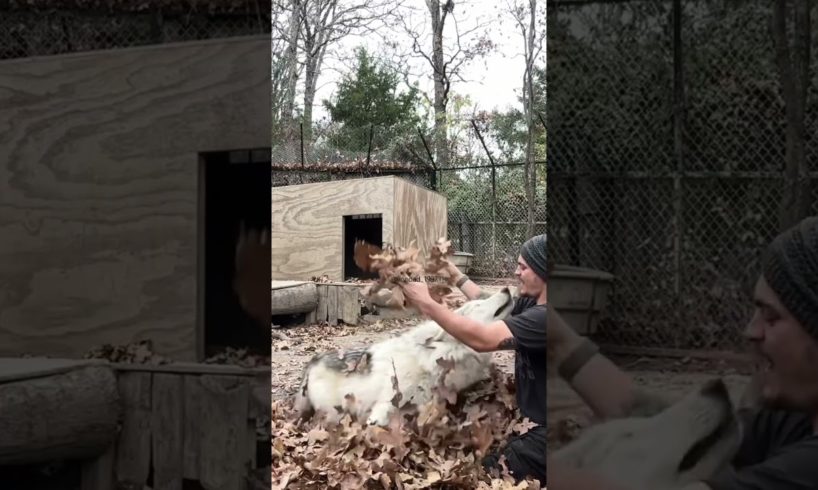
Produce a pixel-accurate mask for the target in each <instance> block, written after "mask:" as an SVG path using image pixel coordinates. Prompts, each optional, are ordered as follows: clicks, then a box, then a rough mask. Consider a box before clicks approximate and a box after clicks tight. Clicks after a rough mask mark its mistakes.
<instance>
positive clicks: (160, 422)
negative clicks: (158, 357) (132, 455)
mask: <svg viewBox="0 0 818 490" xmlns="http://www.w3.org/2000/svg"><path fill="white" fill-rule="evenodd" d="M183 380H184V377H183V376H182V375H180V374H167V373H156V374H154V375H153V389H152V391H153V393H152V398H153V400H152V403H151V408H152V410H151V425H152V429H153V430H152V431H151V436H152V443H151V449H152V451H153V486H152V488H153V489H154V490H182V451H183V450H184V437H183V433H182V430H183V429H182V419H183V417H184V403H183V401H182V396H183V395H184V382H183ZM200 430H201V428H200Z"/></svg>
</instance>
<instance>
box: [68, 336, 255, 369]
mask: <svg viewBox="0 0 818 490" xmlns="http://www.w3.org/2000/svg"><path fill="white" fill-rule="evenodd" d="M83 358H84V359H105V360H106V361H109V362H119V363H128V364H146V365H151V366H159V365H163V364H173V360H172V359H170V358H167V357H165V356H163V355H161V354H157V353H156V352H154V351H153V342H152V341H151V340H140V341H137V342H131V343H130V344H125V345H113V344H103V345H101V346H99V347H94V348H93V349H90V350H89V351H88V352H86V353H85V355H84V356H83ZM204 363H205V364H226V365H231V366H240V367H244V368H254V367H261V366H269V365H270V357H269V356H260V355H255V354H251V353H249V352H248V351H247V349H234V348H232V347H227V348H225V349H224V350H223V351H221V352H219V353H217V354H214V355H212V356H210V357H208V358H207V359H205V360H204Z"/></svg>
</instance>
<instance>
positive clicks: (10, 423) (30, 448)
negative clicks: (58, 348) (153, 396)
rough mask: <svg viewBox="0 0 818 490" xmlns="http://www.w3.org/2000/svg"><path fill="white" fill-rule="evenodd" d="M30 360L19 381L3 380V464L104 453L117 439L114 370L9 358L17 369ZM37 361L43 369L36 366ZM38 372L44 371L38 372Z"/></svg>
mask: <svg viewBox="0 0 818 490" xmlns="http://www.w3.org/2000/svg"><path fill="white" fill-rule="evenodd" d="M27 361H30V365H31V367H29V368H27V369H24V370H23V369H21V370H20V376H19V377H18V378H17V379H8V380H3V381H0V407H2V417H0V434H3V437H2V438H0V465H8V464H31V463H41V462H47V461H53V460H57V459H74V460H76V459H88V458H93V457H95V456H98V455H100V454H102V453H103V452H104V451H105V449H106V448H107V447H108V446H109V445H110V444H111V443H112V442H113V441H114V438H115V437H116V431H117V422H118V419H119V415H120V413H119V412H120V407H119V394H118V390H117V380H116V374H114V371H113V369H111V368H110V367H108V366H77V367H73V368H71V367H66V368H65V369H60V370H56V369H53V368H49V367H48V366H53V365H56V364H59V363H61V362H62V361H61V360H52V359H44V360H40V359H13V360H11V359H10V360H6V361H5V362H7V363H11V365H12V366H15V367H13V369H16V366H20V365H25V364H28V362H27ZM38 365H39V366H44V367H45V371H43V369H42V368H35V366H38ZM36 370H40V371H43V372H42V374H36V373H35V371H36ZM46 371H52V372H51V373H48V372H46ZM60 371H62V372H60ZM35 375H36V376H37V377H32V376H35Z"/></svg>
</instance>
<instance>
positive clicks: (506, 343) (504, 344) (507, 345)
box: [497, 337, 517, 350]
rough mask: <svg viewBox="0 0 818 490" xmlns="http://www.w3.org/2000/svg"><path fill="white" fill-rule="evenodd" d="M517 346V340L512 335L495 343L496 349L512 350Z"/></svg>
mask: <svg viewBox="0 0 818 490" xmlns="http://www.w3.org/2000/svg"><path fill="white" fill-rule="evenodd" d="M516 348H517V341H516V340H514V337H506V338H505V339H503V340H501V341H500V343H499V344H497V350H514V349H516Z"/></svg>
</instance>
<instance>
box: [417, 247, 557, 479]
mask: <svg viewBox="0 0 818 490" xmlns="http://www.w3.org/2000/svg"><path fill="white" fill-rule="evenodd" d="M448 272H449V274H450V275H451V277H452V280H454V281H456V282H455V284H456V286H457V287H459V288H460V289H461V291H463V294H465V295H466V297H468V298H469V299H477V298H479V297H480V296H481V295H482V291H481V289H480V287H479V286H478V285H477V284H475V283H474V282H472V281H471V280H470V279H469V278H468V276H466V275H464V274H463V273H462V272H460V271H459V270H458V269H457V267H455V266H454V265H453V264H449V266H448ZM514 274H515V276H516V277H517V279H518V280H519V294H520V298H518V299H517V301H516V304H515V306H514V309H513V311H512V313H511V316H509V317H508V318H507V319H506V320H504V321H496V322H493V323H491V324H488V325H484V324H482V323H480V322H477V321H475V320H472V319H469V318H466V317H463V316H460V315H458V314H456V313H454V312H453V311H451V310H449V309H447V308H446V307H445V306H443V305H441V304H439V303H437V302H436V301H434V300H433V299H432V298H431V296H430V295H429V290H428V287H427V285H426V284H424V283H420V282H413V283H408V284H404V285H402V286H401V287H402V289H403V291H404V294H405V295H406V298H407V299H408V300H409V301H410V302H411V303H413V304H414V305H415V306H416V307H417V308H418V310H419V311H420V312H421V314H423V315H424V316H427V317H429V318H431V319H432V320H434V321H435V322H437V323H438V324H440V326H441V327H442V328H443V329H444V330H446V331H447V332H449V334H451V335H452V336H453V337H455V338H456V339H458V340H460V341H461V342H463V343H465V344H466V345H468V346H469V347H471V348H472V349H474V350H476V351H478V352H491V351H497V350H510V349H513V350H515V362H514V378H515V384H516V391H517V404H518V406H519V408H520V412H521V413H522V414H523V416H525V417H528V418H529V419H530V420H531V421H532V422H534V423H535V424H538V426H537V427H535V428H533V429H532V430H530V431H528V432H527V433H526V434H523V435H522V436H519V437H515V438H512V439H511V440H510V441H509V442H508V443H507V444H506V446H505V447H504V448H503V450H502V455H504V456H505V460H506V465H507V466H508V468H509V472H510V473H511V474H512V475H513V476H515V477H517V478H519V479H523V478H525V477H526V476H527V475H530V476H532V477H534V478H537V479H539V480H540V481H541V482H542V483H543V485H544V484H545V457H544V455H545V449H546V427H545V424H546V410H545V409H546V384H545V383H546V381H545V376H546V372H545V370H546V365H545V348H546V345H545V316H546V306H545V305H546V286H545V283H546V279H547V277H548V268H547V264H546V237H545V235H538V236H535V237H533V238H531V239H529V240H528V241H527V242H525V244H523V246H522V249H521V251H520V256H519V257H518V258H517V270H516V271H515V272H514ZM499 458H500V456H499V455H490V456H488V457H486V458H485V459H484V460H483V465H484V467H486V469H490V468H492V467H495V468H498V469H499Z"/></svg>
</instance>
